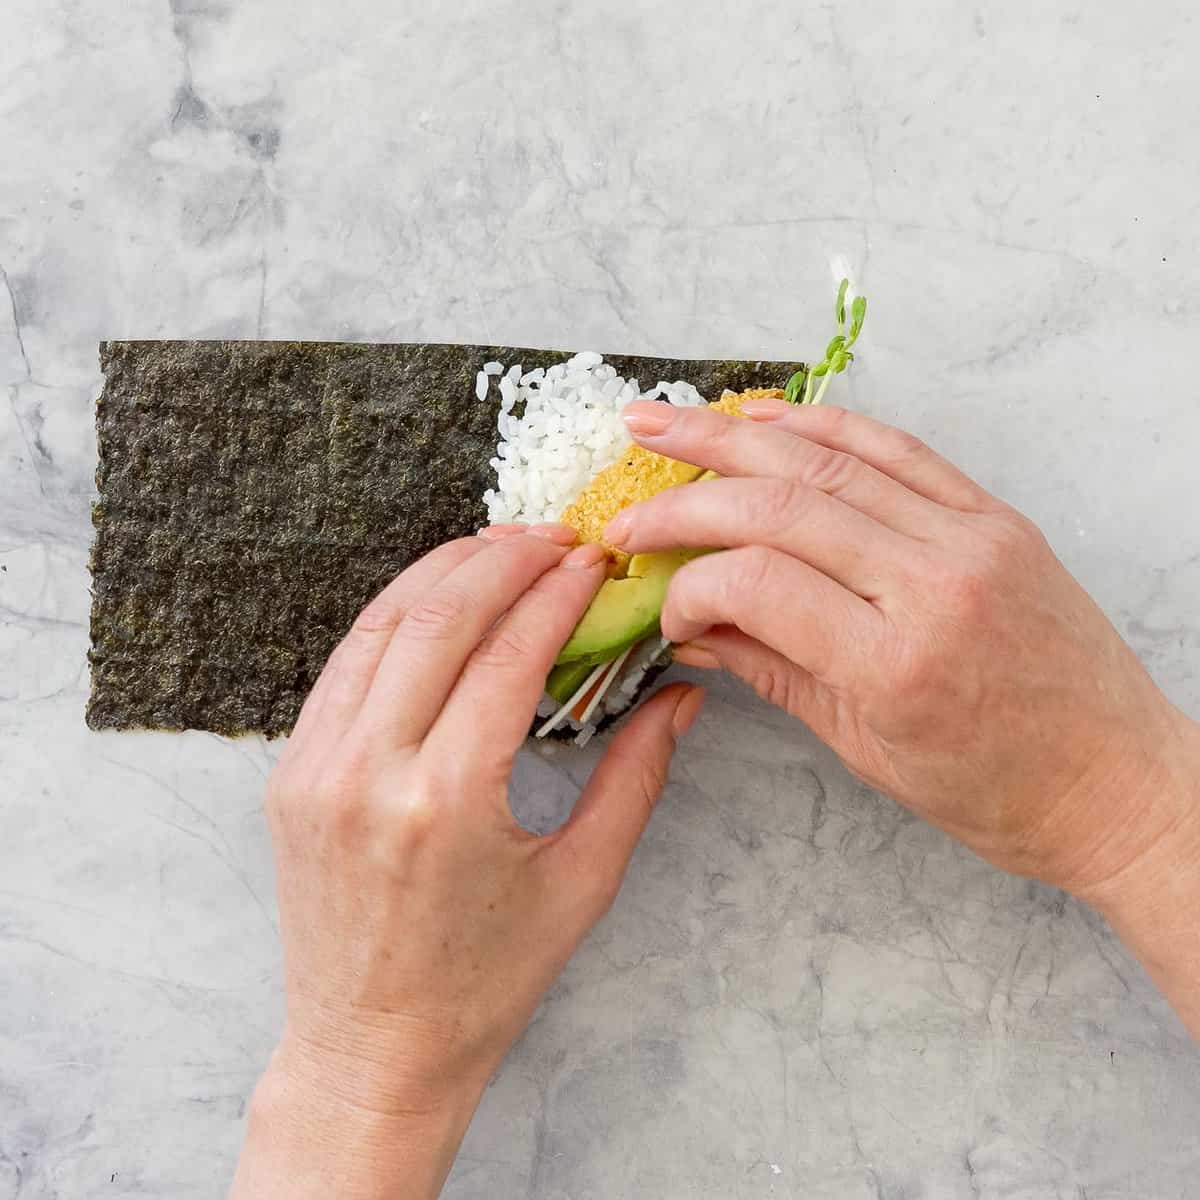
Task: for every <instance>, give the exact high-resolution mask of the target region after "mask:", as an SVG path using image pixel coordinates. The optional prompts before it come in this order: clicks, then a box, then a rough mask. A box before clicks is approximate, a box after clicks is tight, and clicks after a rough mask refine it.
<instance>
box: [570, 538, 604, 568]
mask: <svg viewBox="0 0 1200 1200" xmlns="http://www.w3.org/2000/svg"><path fill="white" fill-rule="evenodd" d="M607 557H608V555H606V554H605V553H604V547H603V546H597V545H596V543H595V542H586V543H585V544H584V545H582V546H576V547H575V549H574V550H572V551H571V553H570V554H568V555H567V556H566V558H564V559H563V560H562V562H560V563H559V564H558V565H559V566H560V567H566V568H568V569H569V570H573V571H577V570H579V569H580V568H582V567H598V566H599V565H600V564H601V563H602V562H603V561H604V560H605V559H606V558H607Z"/></svg>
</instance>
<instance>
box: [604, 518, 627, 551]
mask: <svg viewBox="0 0 1200 1200" xmlns="http://www.w3.org/2000/svg"><path fill="white" fill-rule="evenodd" d="M632 531H633V518H632V517H631V516H629V515H628V514H626V513H617V515H616V516H615V517H613V519H612V520H611V521H609V523H608V524H607V525H606V526H605V528H604V540H605V541H606V542H607V543H608V544H609V545H610V546H623V545H625V543H626V541H628V539H629V535H630V533H631V532H632Z"/></svg>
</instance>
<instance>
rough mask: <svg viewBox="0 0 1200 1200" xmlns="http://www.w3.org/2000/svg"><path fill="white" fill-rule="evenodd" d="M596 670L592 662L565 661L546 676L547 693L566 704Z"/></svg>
mask: <svg viewBox="0 0 1200 1200" xmlns="http://www.w3.org/2000/svg"><path fill="white" fill-rule="evenodd" d="M594 670H595V667H594V666H593V664H592V663H590V662H570V663H563V664H562V665H561V666H558V667H555V668H554V669H553V670H552V671H551V672H550V674H549V675H548V676H547V677H546V694H547V695H548V696H552V697H553V698H554V699H555V700H557V701H558V702H559V704H566V702H567V701H568V700H570V698H571V697H572V696H573V695H575V693H576V692H577V691H579V689H580V688H581V687H582V686H583V681H584V680H585V679H586V678H587V677H588V676H589V675H590V674H591V673H592V672H593V671H594Z"/></svg>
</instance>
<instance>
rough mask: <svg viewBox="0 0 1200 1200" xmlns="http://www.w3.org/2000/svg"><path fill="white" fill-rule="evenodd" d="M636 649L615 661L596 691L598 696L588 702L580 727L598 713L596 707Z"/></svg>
mask: <svg viewBox="0 0 1200 1200" xmlns="http://www.w3.org/2000/svg"><path fill="white" fill-rule="evenodd" d="M633 650H634V648H633V647H632V646H630V647H629V649H628V650H626V651H625V653H624V654H622V655H620V656H619V657H618V658H616V659H614V660H613V662H612V665H611V666H610V667H609V669H608V674H607V675H605V676H604V681H603V682H602V683H601V684H600V686H599V687H598V688H597V689H596V694H595V695H594V696H593V697H592V698H591V700H589V701H588V706H587V708H585V709H584V710H583V716H581V717H580V718H579V723H580V725H586V724H587V723H588V721H589V720H590V719H591V716H592V713H594V712H595V711H596V706H597V705H598V704H599V703H600V701H601V700H603V699H604V694H605V692H607V691H608V689H609V688H610V687H612V685H613V680H614V679H616V677H617V675H618V674H620V671H621V668H622V667H623V666H624V665H625V660H626V659H627V658H628V657H629V656H630V655H631V654H632V653H633Z"/></svg>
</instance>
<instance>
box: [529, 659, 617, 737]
mask: <svg viewBox="0 0 1200 1200" xmlns="http://www.w3.org/2000/svg"><path fill="white" fill-rule="evenodd" d="M607 667H608V663H601V664H600V665H599V666H598V667H597V668H596V669H595V670H594V671H593V672H592V673H591V674H590V675H589V676H588V677H587V678H586V679H585V680H584V681H583V682H582V683H581V684H580V685H579V690H578V691H577V692H576V693H575V695H573V696H572V697H571V698H570V700H568V701H567V702H566V704H564V705H563V706H562V708H560V709H559V710H558V712H556V713H555V714H554V716H552V717H551V718H550V719H549V720H547V721H546V723H545V724H544V725H543V726H542V727H541V729H539V730H538V731H537V734H536V735H535V736H537V737H540V738H544V737H545V736H546V734H548V733H553V732H554V730H556V729H557V728H558V727H559V726H560V725H561V724H562V723H563V718H564V717H566V716H569V715H570V712H571V709H573V708H574V707H575V705H577V704H578V703H579V701H580V700H582V699H583V697H584V696H586V695H587V690H588V688H590V687H591V686H592V684H593V683H595V682H596V680H597V679H599V678H600V676H601V675H602V674H603V673H604V671H605V670H606V669H607Z"/></svg>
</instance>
